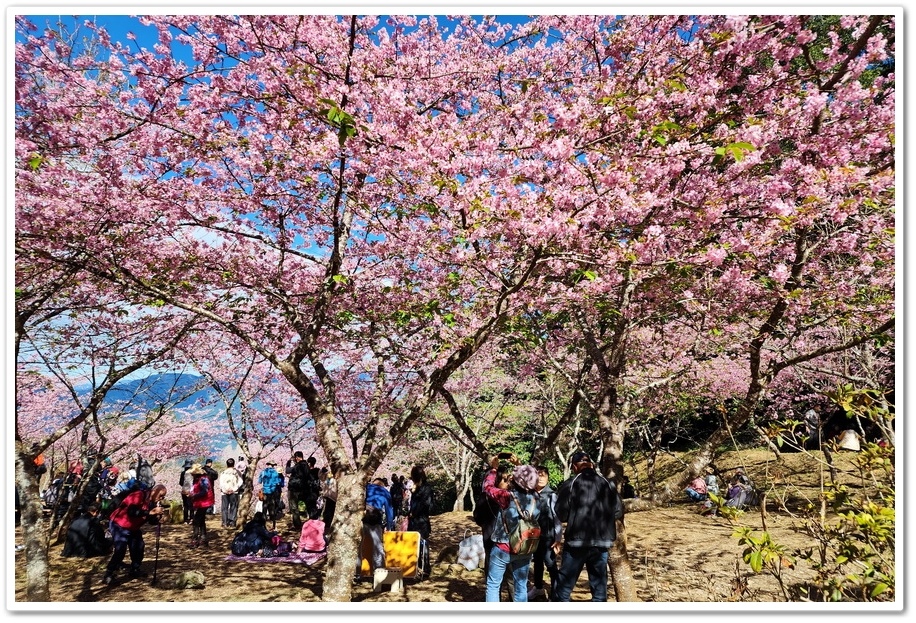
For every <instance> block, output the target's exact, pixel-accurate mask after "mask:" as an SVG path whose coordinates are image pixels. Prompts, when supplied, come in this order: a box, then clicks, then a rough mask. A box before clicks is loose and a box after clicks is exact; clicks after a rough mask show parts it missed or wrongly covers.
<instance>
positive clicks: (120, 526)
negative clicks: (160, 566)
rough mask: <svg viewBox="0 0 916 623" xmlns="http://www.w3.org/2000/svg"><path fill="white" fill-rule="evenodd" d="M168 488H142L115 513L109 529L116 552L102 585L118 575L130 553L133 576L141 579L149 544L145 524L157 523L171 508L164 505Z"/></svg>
mask: <svg viewBox="0 0 916 623" xmlns="http://www.w3.org/2000/svg"><path fill="white" fill-rule="evenodd" d="M165 494H166V488H165V485H155V486H154V487H153V488H152V489H150V490H149V491H144V490H142V489H140V490H137V491H134V492H133V493H130V494H129V495H128V496H127V497H126V498H124V500H123V501H122V502H121V504H119V505H118V507H117V508H116V509H115V510H114V512H113V513H112V514H111V521H110V522H109V524H108V530H109V532H111V536H112V541H113V545H114V549H113V551H112V554H111V559H110V560H109V561H108V565H107V566H106V567H105V575H104V577H102V584H104V585H105V586H108V585H110V584H111V583H112V582H113V581H114V576H115V572H116V571H117V570H118V569H119V568H120V567H121V564H122V563H123V562H124V556H125V554H127V553H128V552H130V577H139V576H141V575H142V573H141V572H140V564H141V563H142V562H143V554H144V550H145V548H146V544H145V543H144V541H143V532H142V528H143V525H144V524H146V523H147V522H149V523H151V524H157V523H159V521H160V518H161V517H162V515H163V514H164V513H167V512H168V507H167V506H164V505H163V504H162V500H163V499H164V498H165Z"/></svg>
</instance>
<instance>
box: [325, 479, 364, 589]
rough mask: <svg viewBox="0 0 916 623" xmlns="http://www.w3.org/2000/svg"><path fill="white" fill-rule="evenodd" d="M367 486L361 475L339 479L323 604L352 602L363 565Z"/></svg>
mask: <svg viewBox="0 0 916 623" xmlns="http://www.w3.org/2000/svg"><path fill="white" fill-rule="evenodd" d="M365 510H366V482H365V480H364V478H363V476H361V475H360V474H358V473H342V474H340V476H339V477H338V479H337V506H336V507H335V508H334V519H333V520H332V521H331V534H330V542H329V543H328V559H327V564H326V565H325V571H324V581H323V583H322V594H321V600H322V601H328V602H330V601H333V602H349V601H350V600H351V598H352V596H353V576H354V575H355V574H356V573H357V570H358V569H359V564H360V554H359V550H360V547H359V545H360V541H361V540H362V527H363V525H362V523H363V521H362V520H363V513H365Z"/></svg>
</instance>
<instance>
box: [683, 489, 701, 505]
mask: <svg viewBox="0 0 916 623" xmlns="http://www.w3.org/2000/svg"><path fill="white" fill-rule="evenodd" d="M684 491H685V492H686V493H687V497H689V498H690V499H691V500H693V501H694V502H702V501H703V500H705V499H706V494H705V493H698V492H697V491H696V489H693V488H692V487H687V488H686V489H684Z"/></svg>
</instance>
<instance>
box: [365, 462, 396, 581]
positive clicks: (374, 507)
mask: <svg viewBox="0 0 916 623" xmlns="http://www.w3.org/2000/svg"><path fill="white" fill-rule="evenodd" d="M386 529H388V530H394V506H393V505H392V504H391V494H390V493H389V492H388V489H386V488H385V485H384V481H383V480H382V479H381V478H376V479H374V480H373V481H372V482H370V483H369V484H368V485H366V513H365V515H363V541H364V542H365V540H366V539H368V540H369V541H371V542H372V558H371V559H370V560H369V571H370V573H371V572H373V571H375V569H379V568H384V566H385V539H384V535H385V530H386Z"/></svg>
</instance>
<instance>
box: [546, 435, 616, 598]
mask: <svg viewBox="0 0 916 623" xmlns="http://www.w3.org/2000/svg"><path fill="white" fill-rule="evenodd" d="M572 468H573V473H574V474H575V475H574V476H573V477H571V478H569V479H567V480H566V481H564V482H563V483H562V484H561V485H560V488H559V490H558V491H557V502H556V513H557V517H558V518H559V519H560V521H562V522H565V523H566V531H565V534H564V538H563V545H562V548H563V559H562V564H561V566H560V572H559V575H558V577H557V595H556V601H569V599H570V595H572V590H573V587H574V586H575V585H576V581H577V580H578V579H579V574H580V573H582V567H583V566H584V567H585V568H586V570H587V571H588V586H589V590H590V591H591V593H592V601H607V558H608V549H610V547H611V546H612V545H613V544H614V541H615V540H616V538H617V520H619V519H622V518H623V502H622V501H621V499H620V495H619V494H618V493H617V487H615V486H614V483H612V482H610V481H609V480H608V479H606V478H605V477H604V476H602V475H601V474H599V473H598V472H597V471H595V467H594V463H592V460H591V459H590V458H589V456H588V454H586V453H585V452H581V451H580V452H576V453H575V454H573V457H572ZM553 547H554V552H555V553H557V554H559V552H560V547H561V546H560V542H559V541H557V542H555V543H554V545H553Z"/></svg>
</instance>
